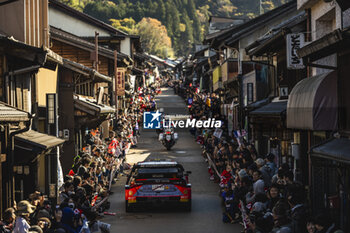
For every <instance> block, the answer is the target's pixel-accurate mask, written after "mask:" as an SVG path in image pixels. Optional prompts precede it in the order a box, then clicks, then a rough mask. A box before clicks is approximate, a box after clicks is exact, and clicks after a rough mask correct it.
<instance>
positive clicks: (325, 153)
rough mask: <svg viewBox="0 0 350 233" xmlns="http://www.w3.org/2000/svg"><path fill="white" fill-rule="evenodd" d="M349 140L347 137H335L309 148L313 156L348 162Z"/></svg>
mask: <svg viewBox="0 0 350 233" xmlns="http://www.w3.org/2000/svg"><path fill="white" fill-rule="evenodd" d="M349 151H350V140H349V139H348V138H335V139H332V140H331V141H328V142H326V143H324V144H322V145H319V146H316V147H314V148H312V149H311V151H310V153H311V156H313V157H318V158H323V159H329V160H335V161H338V162H342V163H348V164H350V153H349Z"/></svg>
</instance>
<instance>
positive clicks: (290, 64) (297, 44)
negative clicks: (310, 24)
mask: <svg viewBox="0 0 350 233" xmlns="http://www.w3.org/2000/svg"><path fill="white" fill-rule="evenodd" d="M286 41H287V68H288V69H290V70H298V69H304V68H305V66H304V64H303V59H302V58H299V56H298V54H297V50H298V49H300V48H302V47H303V46H304V42H305V37H304V34H303V33H295V34H288V35H287V38H286Z"/></svg>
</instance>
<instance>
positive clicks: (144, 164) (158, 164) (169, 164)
mask: <svg viewBox="0 0 350 233" xmlns="http://www.w3.org/2000/svg"><path fill="white" fill-rule="evenodd" d="M177 165H178V163H177V162H175V161H147V162H138V163H137V166H138V167H176V166H177Z"/></svg>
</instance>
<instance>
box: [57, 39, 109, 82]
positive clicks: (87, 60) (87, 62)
mask: <svg viewBox="0 0 350 233" xmlns="http://www.w3.org/2000/svg"><path fill="white" fill-rule="evenodd" d="M51 49H52V51H54V52H55V53H57V54H59V55H60V56H62V57H63V58H66V59H68V60H71V61H74V62H77V63H79V64H82V65H84V66H86V67H89V68H91V69H93V68H94V61H93V59H92V56H91V53H93V51H89V50H83V49H80V48H78V47H74V46H72V45H69V44H66V43H63V42H60V41H58V40H52V47H51ZM98 60H99V69H98V72H99V73H101V74H104V75H107V76H108V75H110V74H111V73H112V72H111V70H110V62H109V59H108V58H106V57H103V56H101V55H99V56H98Z"/></svg>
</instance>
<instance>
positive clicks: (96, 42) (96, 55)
mask: <svg viewBox="0 0 350 233" xmlns="http://www.w3.org/2000/svg"><path fill="white" fill-rule="evenodd" d="M98 35H99V33H98V32H97V31H95V67H94V68H95V70H96V71H97V72H98V62H99V61H98Z"/></svg>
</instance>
